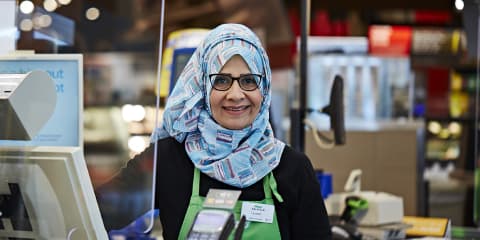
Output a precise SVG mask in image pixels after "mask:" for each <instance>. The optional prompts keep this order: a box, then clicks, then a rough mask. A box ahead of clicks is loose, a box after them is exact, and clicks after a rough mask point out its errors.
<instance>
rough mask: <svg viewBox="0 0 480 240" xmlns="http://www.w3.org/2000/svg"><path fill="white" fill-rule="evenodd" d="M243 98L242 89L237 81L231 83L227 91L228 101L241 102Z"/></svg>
mask: <svg viewBox="0 0 480 240" xmlns="http://www.w3.org/2000/svg"><path fill="white" fill-rule="evenodd" d="M244 98H245V93H244V92H243V90H242V88H240V85H239V84H238V81H233V84H232V86H231V87H230V89H228V90H227V99H228V100H234V101H238V100H242V99H244Z"/></svg>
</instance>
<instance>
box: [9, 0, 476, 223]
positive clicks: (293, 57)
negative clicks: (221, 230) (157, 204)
mask: <svg viewBox="0 0 480 240" xmlns="http://www.w3.org/2000/svg"><path fill="white" fill-rule="evenodd" d="M464 1H465V2H464ZM18 2H19V12H18V14H17V24H18V28H19V30H20V31H19V34H18V40H17V49H18V50H34V51H35V52H36V53H82V54H83V56H84V58H83V59H84V96H83V99H84V149H85V158H86V161H87V164H88V166H89V171H90V176H91V178H92V181H93V184H94V186H98V185H100V184H102V183H103V182H105V181H106V180H107V179H108V178H109V177H110V176H111V175H112V174H113V173H114V172H115V171H117V170H118V169H119V168H120V167H121V166H123V165H124V164H125V162H126V161H127V160H128V159H129V158H130V157H132V156H134V155H135V154H138V153H139V152H142V151H143V150H144V149H145V148H146V147H147V146H148V144H149V137H150V134H151V133H152V130H153V129H154V127H155V114H156V113H155V111H156V110H155V101H156V96H157V95H156V90H155V88H156V81H157V67H158V64H159V63H158V60H157V59H158V50H159V31H160V10H161V1H158V0H122V1H119V0H117V1H112V0H95V1H93V0H32V1H29V0H24V1H18ZM311 4H312V5H311V16H310V35H311V38H309V49H308V52H309V72H308V76H309V80H308V81H309V82H308V86H309V87H308V91H307V94H308V96H307V99H308V107H310V108H320V107H322V106H324V105H326V104H327V101H328V98H329V95H328V94H329V89H330V85H331V81H332V80H333V76H334V75H335V74H340V75H342V76H343V77H344V79H345V105H346V112H345V117H346V127H347V133H349V134H350V135H347V145H345V146H343V147H338V148H337V149H335V150H332V151H328V153H324V152H319V150H318V149H315V148H316V147H315V145H314V144H312V143H309V140H307V141H306V142H307V147H306V148H307V149H306V152H307V154H309V157H310V158H311V159H312V161H313V162H314V166H315V167H316V168H317V169H322V170H325V171H329V172H333V176H334V191H342V188H341V186H343V183H344V182H345V178H346V176H345V175H346V173H347V172H349V171H350V170H351V169H353V168H354V167H353V165H355V164H356V163H359V162H362V164H363V165H362V164H360V165H359V166H360V167H362V168H363V169H364V175H367V176H366V177H365V178H366V180H365V181H364V182H365V184H366V185H365V188H367V189H368V188H369V187H370V188H377V189H371V190H378V191H380V190H382V191H388V192H392V193H395V194H398V195H401V196H403V197H404V198H405V199H407V201H406V205H407V207H406V211H408V214H409V215H423V216H432V217H448V218H451V219H452V224H453V225H457V226H475V223H474V221H473V212H474V198H473V188H474V177H473V176H474V175H473V172H474V169H475V167H476V166H477V167H478V156H476V155H475V153H477V150H476V149H477V148H478V143H477V145H475V143H476V142H478V141H476V139H475V134H478V131H479V130H478V118H476V116H475V106H476V105H475V99H476V95H475V93H476V89H477V88H478V86H477V85H476V83H477V84H478V76H477V70H476V61H475V59H476V55H475V53H476V49H477V42H478V39H477V38H475V36H476V34H477V30H476V29H477V27H478V23H476V22H477V20H478V19H477V18H478V6H477V5H474V3H473V1H467V0H435V1H433V0H428V1H413V0H408V1H380V0H367V1H346V0H337V1H312V3H311ZM165 10H166V15H165V25H164V27H165V34H164V38H163V39H164V42H163V43H162V44H164V48H163V49H164V50H166V49H168V47H169V42H168V41H169V38H168V37H169V36H171V33H174V32H177V33H178V31H180V30H184V29H210V28H212V27H214V26H216V25H218V24H220V23H223V22H239V23H244V24H246V25H248V26H250V27H252V28H253V29H255V31H256V32H257V33H258V34H259V36H260V37H261V38H262V40H263V42H264V44H265V45H266V47H267V50H268V53H269V56H270V61H271V66H272V68H273V92H274V96H273V101H274V103H275V104H272V106H273V109H272V116H273V124H274V128H275V131H276V133H277V136H278V137H279V138H280V139H282V140H284V141H286V142H288V141H289V138H288V136H289V126H290V125H289V115H288V114H289V109H290V107H291V104H292V103H294V102H295V98H296V97H297V96H296V94H297V93H296V91H295V89H296V82H297V81H298V79H297V78H298V77H297V76H298V74H297V72H296V69H297V68H296V66H297V65H296V64H297V62H298V60H297V59H298V58H297V37H298V36H299V35H300V22H301V20H300V1H293V0H264V1H255V0H248V1H245V0H210V1H208V0H168V1H166V9H165ZM472 10H475V11H477V13H476V14H477V15H474V14H475V13H471V12H472ZM469 12H470V13H469ZM164 57H165V56H164ZM163 62H164V63H165V62H168V60H165V59H164V60H163ZM170 64H173V63H170ZM177 64H180V65H181V63H177ZM163 67H165V66H163ZM170 69H173V68H170ZM177 72H178V69H177ZM164 74H170V75H174V74H175V72H174V71H173V70H171V72H167V71H165V70H164V71H162V81H164V82H165V81H166V83H165V84H166V85H162V86H163V88H162V89H161V101H160V102H161V104H164V102H165V99H166V97H167V95H168V86H169V84H170V82H169V81H170V78H169V77H164V76H163V75H164ZM170 75H169V76H170ZM164 79H165V80H164ZM173 79H174V78H173ZM162 84H163V83H162ZM477 99H478V98H477ZM477 105H478V103H477ZM309 118H311V119H313V120H314V121H315V122H316V123H317V124H318V127H319V128H320V129H322V128H323V129H326V128H328V125H326V122H328V121H326V120H325V119H324V117H323V116H320V115H315V114H312V115H310V116H309ZM399 129H400V130H401V129H412V131H413V132H407V133H405V134H407V135H408V134H412V133H413V137H412V138H409V137H408V136H407V137H405V138H402V137H403V135H402V134H403V132H401V131H400V133H398V131H399ZM384 131H386V132H384ZM389 131H390V132H393V131H397V133H398V134H399V136H397V135H395V136H393V137H392V138H391V136H386V137H385V138H380V137H379V136H378V135H375V134H376V133H377V132H378V133H382V134H385V135H389V134H390V132H389ZM367 135H368V137H367ZM400 135H401V136H400ZM307 137H308V135H307ZM357 139H358V141H357ZM365 139H370V140H368V141H370V142H371V145H370V146H367V147H366V148H363V151H366V150H365V149H369V147H370V148H371V153H368V154H367V153H365V152H364V154H363V155H362V154H359V155H356V156H355V157H357V158H361V157H364V158H365V159H362V160H358V161H356V159H351V158H352V157H351V156H346V155H348V152H350V153H354V152H355V151H356V150H357V149H358V148H360V149H362V147H360V145H355V144H366V143H362V142H365ZM405 139H406V140H405ZM400 140H402V141H409V143H408V144H410V145H411V146H406V145H408V144H407V143H405V142H399V141H400ZM368 141H367V142H368ZM382 144H383V145H382ZM382 146H383V147H382ZM379 148H382V149H384V150H385V149H386V150H385V151H390V152H381V151H380V150H379ZM329 158H344V159H346V160H344V162H343V163H341V161H335V163H332V162H333V161H332V159H329ZM374 158H375V160H373V159H374ZM392 159H393V160H392ZM350 160H351V161H353V163H352V165H349V164H348V163H349V162H348V161H350ZM370 161H373V162H370ZM392 161H398V162H392ZM355 162H356V163H355ZM382 162H383V163H386V162H390V163H389V164H385V166H383V167H385V168H384V169H382V168H380V169H372V166H373V165H375V166H376V167H379V166H380V167H382V164H381V163H382ZM403 163H405V164H407V163H409V164H408V165H405V166H404V165H401V164H403ZM410 163H411V164H410ZM357 165H358V164H357ZM400 165H401V166H400ZM355 166H356V165H355ZM399 166H400V167H399ZM339 168H343V169H339ZM369 169H371V171H370V170H369ZM383 170H385V173H386V174H384V175H381V174H379V173H378V171H380V172H382V171H383ZM390 170H392V171H397V170H398V172H396V174H397V175H400V176H399V178H398V179H400V180H399V181H403V180H402V179H413V180H412V181H413V182H408V181H404V182H405V188H411V189H414V191H413V192H406V191H407V190H405V191H404V190H403V189H400V190H399V189H395V188H392V187H388V186H380V185H378V182H379V179H378V178H385V181H386V182H387V183H388V182H389V181H391V179H389V177H392V176H393V175H392V176H388V171H390ZM336 171H337V172H336ZM375 171H376V172H375ZM368 174H371V176H373V175H374V174H376V175H375V178H373V177H370V180H371V181H370V180H369V177H368ZM394 175H395V174H394ZM342 177H343V178H342ZM393 178H394V179H395V176H393ZM369 181H370V182H372V183H371V184H370V183H369ZM382 181H383V180H382ZM392 181H394V180H392ZM373 182H377V185H374V184H373ZM387 183H385V184H387ZM369 184H370V185H369ZM397 184H399V185H401V184H402V183H397ZM408 184H410V185H408ZM390 185H392V183H391V184H390ZM410 186H411V187H410ZM411 189H410V190H411ZM405 194H406V195H405ZM409 201H410V202H411V204H410V203H408V202H409ZM409 204H410V205H409Z"/></svg>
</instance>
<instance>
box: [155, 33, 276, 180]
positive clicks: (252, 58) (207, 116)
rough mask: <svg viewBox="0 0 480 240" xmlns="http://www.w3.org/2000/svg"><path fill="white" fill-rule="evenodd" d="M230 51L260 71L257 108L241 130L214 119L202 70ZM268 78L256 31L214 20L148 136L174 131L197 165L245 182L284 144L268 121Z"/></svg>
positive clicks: (214, 67) (212, 68)
mask: <svg viewBox="0 0 480 240" xmlns="http://www.w3.org/2000/svg"><path fill="white" fill-rule="evenodd" d="M234 55H240V56H241V57H242V58H243V59H244V60H245V62H246V63H247V64H248V67H249V69H250V71H251V72H252V73H258V74H263V75H264V76H265V77H264V78H262V82H261V83H260V85H259V89H260V91H261V92H262V94H263V101H262V106H261V108H260V112H259V113H258V115H257V117H256V118H255V120H254V122H253V123H252V124H251V125H250V126H247V127H246V128H244V129H241V130H230V129H226V128H224V127H222V126H220V125H219V124H217V123H216V122H215V120H214V119H213V117H212V112H211V110H210V98H209V97H208V96H210V92H211V91H212V86H211V84H210V82H209V79H208V75H209V74H212V73H219V72H220V70H221V68H222V66H223V65H224V64H225V63H226V62H227V61H228V60H229V59H230V58H231V57H232V56H234ZM270 82H271V71H270V65H269V62H268V57H267V55H266V53H265V50H264V49H263V47H262V45H261V43H260V41H259V39H258V38H257V37H256V35H255V34H254V33H253V32H252V31H251V30H250V29H249V28H247V27H245V26H243V25H240V24H223V25H220V26H218V27H217V28H215V29H213V30H212V31H211V32H210V33H209V34H208V35H207V36H206V37H205V39H204V40H203V42H202V43H201V44H200V46H199V47H198V48H197V50H196V51H195V52H194V53H193V55H192V57H191V59H190V60H189V62H188V63H187V65H186V66H185V68H184V69H183V71H182V73H181V74H180V76H179V78H178V80H177V83H176V85H175V87H174V89H173V91H172V93H171V95H170V96H169V98H168V101H167V105H166V107H165V111H164V113H163V126H162V127H161V129H158V130H157V131H156V133H155V134H154V136H153V137H152V140H153V141H156V140H158V139H163V138H167V137H174V138H175V139H176V140H177V141H178V142H185V149H186V152H187V154H188V156H189V157H190V159H191V161H192V162H193V163H194V165H195V167H196V168H198V169H199V170H200V171H202V172H203V173H205V174H207V175H208V176H210V177H212V178H215V179H217V180H219V181H221V182H224V183H226V184H229V185H232V186H236V187H240V188H245V187H248V186H250V185H252V184H254V183H256V182H257V181H259V180H261V179H262V178H263V177H264V176H266V175H267V174H268V173H270V172H271V171H272V170H273V169H274V168H275V167H276V166H277V165H278V164H279V161H280V157H281V154H282V152H283V148H284V146H285V144H284V143H283V142H281V141H279V140H277V139H275V137H274V136H273V132H272V128H271V126H270V123H269V121H268V120H269V107H270V100H271V89H270ZM159 157H161V156H159Z"/></svg>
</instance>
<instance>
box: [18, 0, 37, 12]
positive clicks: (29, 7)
mask: <svg viewBox="0 0 480 240" xmlns="http://www.w3.org/2000/svg"><path fill="white" fill-rule="evenodd" d="M34 9H35V5H33V3H32V2H31V1H28V0H27V1H23V2H22V3H20V11H21V12H22V13H24V14H30V13H32V12H33V10H34Z"/></svg>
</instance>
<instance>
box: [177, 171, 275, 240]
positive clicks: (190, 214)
mask: <svg viewBox="0 0 480 240" xmlns="http://www.w3.org/2000/svg"><path fill="white" fill-rule="evenodd" d="M199 188H200V171H199V170H198V169H197V168H195V170H194V174H193V184H192V196H191V197H190V203H189V205H188V209H187V214H186V215H185V218H184V219H183V224H182V228H181V229H180V234H179V235H178V239H182V240H183V239H186V238H187V235H188V232H189V231H190V228H191V226H192V224H193V221H194V220H195V216H196V215H197V213H198V212H199V211H200V210H202V205H203V201H204V199H205V198H204V197H201V196H200V195H199ZM272 190H273V194H274V195H275V197H276V198H277V199H278V201H279V202H283V199H282V197H281V196H280V194H279V193H278V192H277V185H276V181H275V178H274V177H273V173H271V172H270V173H269V174H268V175H267V176H265V177H264V178H263V192H264V194H265V199H263V200H261V201H248V202H251V203H261V204H269V205H272V206H273V205H274V202H273V198H272ZM243 202H244V201H237V203H236V205H235V207H234V209H233V213H234V216H235V221H236V222H238V221H239V220H240V217H241V216H240V213H241V210H242V203H243ZM235 230H236V229H234V230H233V231H232V233H231V234H230V237H229V238H228V239H233V236H234V233H235ZM242 239H272V240H277V239H281V236H280V229H279V227H278V222H277V214H276V213H274V215H273V222H272V223H262V222H250V221H246V223H245V229H244V231H243V235H242Z"/></svg>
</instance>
